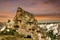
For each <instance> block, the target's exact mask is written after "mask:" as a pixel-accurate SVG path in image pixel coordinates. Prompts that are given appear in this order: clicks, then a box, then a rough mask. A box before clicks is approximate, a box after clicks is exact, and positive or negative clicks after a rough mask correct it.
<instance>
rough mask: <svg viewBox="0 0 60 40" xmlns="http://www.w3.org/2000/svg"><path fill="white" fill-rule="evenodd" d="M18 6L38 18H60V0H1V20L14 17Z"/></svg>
mask: <svg viewBox="0 0 60 40" xmlns="http://www.w3.org/2000/svg"><path fill="white" fill-rule="evenodd" d="M17 7H21V8H23V9H24V10H25V11H28V12H30V13H33V14H34V15H35V18H36V19H38V20H60V0H0V21H5V20H7V19H13V17H14V16H15V14H16V10H17Z"/></svg>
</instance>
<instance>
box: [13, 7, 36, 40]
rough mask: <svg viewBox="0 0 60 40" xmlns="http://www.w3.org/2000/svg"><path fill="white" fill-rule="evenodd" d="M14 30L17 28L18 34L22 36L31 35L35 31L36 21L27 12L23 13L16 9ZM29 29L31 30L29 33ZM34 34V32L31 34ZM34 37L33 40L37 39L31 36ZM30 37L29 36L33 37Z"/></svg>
mask: <svg viewBox="0 0 60 40" xmlns="http://www.w3.org/2000/svg"><path fill="white" fill-rule="evenodd" d="M14 22H15V23H14V28H17V27H18V28H17V30H18V32H19V33H22V34H24V35H28V34H29V35H31V33H32V32H33V31H36V30H37V21H36V20H35V18H34V16H33V15H32V14H31V13H29V12H27V11H24V10H23V9H22V8H20V7H18V9H17V13H16V16H15V17H14ZM30 29H31V30H32V31H31V32H30ZM33 33H34V32H33ZM33 35H34V37H35V40H36V39H37V37H36V36H35V35H37V34H33ZM33 35H31V36H33Z"/></svg>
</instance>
